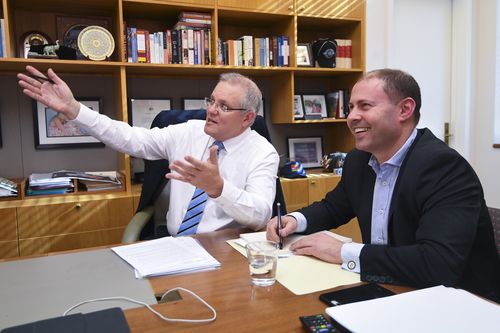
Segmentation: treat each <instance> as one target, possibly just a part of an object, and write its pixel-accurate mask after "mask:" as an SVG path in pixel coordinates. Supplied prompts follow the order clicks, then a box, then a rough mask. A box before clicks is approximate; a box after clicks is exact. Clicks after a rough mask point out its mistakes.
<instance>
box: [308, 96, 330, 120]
mask: <svg viewBox="0 0 500 333" xmlns="http://www.w3.org/2000/svg"><path fill="white" fill-rule="evenodd" d="M302 101H303V104H304V118H306V119H321V118H326V117H328V112H327V109H326V98H325V95H302Z"/></svg>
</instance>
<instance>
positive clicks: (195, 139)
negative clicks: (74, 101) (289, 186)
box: [74, 104, 279, 235]
mask: <svg viewBox="0 0 500 333" xmlns="http://www.w3.org/2000/svg"><path fill="white" fill-rule="evenodd" d="M74 121H75V122H77V123H78V124H80V125H82V126H83V127H84V128H85V129H86V130H87V131H88V133H89V134H91V135H92V136H94V137H96V138H97V139H99V140H100V141H102V142H103V143H105V144H106V145H107V146H109V147H111V148H113V149H114V150H118V151H120V152H122V153H126V154H129V155H132V156H135V157H139V158H144V159H148V160H158V159H167V160H169V161H174V160H184V157H185V156H186V155H191V156H193V157H194V158H197V159H201V160H207V159H208V157H209V147H210V146H211V145H212V143H213V142H214V141H215V140H214V139H213V138H212V137H210V136H208V135H207V134H206V133H205V131H204V126H205V121H204V120H190V121H188V122H185V123H182V124H178V125H171V126H168V127H165V128H162V129H159V128H154V129H146V128H142V127H131V126H129V125H128V124H127V123H124V122H121V121H116V120H112V119H110V118H109V117H107V116H105V115H102V114H99V113H98V112H95V111H93V110H91V109H89V108H87V107H86V106H85V105H83V104H80V113H79V114H78V116H77V117H76V119H75V120H74ZM218 162H219V172H220V175H221V177H222V178H223V179H224V187H223V189H222V193H221V195H220V196H219V197H218V198H209V199H208V201H207V203H206V206H205V211H204V213H203V217H202V219H201V222H200V224H199V225H198V229H197V233H204V232H210V231H214V230H219V229H222V228H228V227H237V226H245V227H248V228H251V229H253V230H258V229H260V228H263V227H265V225H266V223H267V221H268V220H269V219H270V217H271V214H272V204H273V201H274V197H275V193H276V177H277V172H278V164H279V156H278V153H277V152H276V149H275V148H274V147H273V146H272V145H271V144H270V143H269V142H268V141H267V140H266V139H265V138H264V137H262V136H261V135H259V134H258V133H257V132H255V131H253V130H250V129H247V130H246V131H244V132H243V133H242V134H240V135H239V136H237V137H235V138H232V139H229V140H226V141H224V149H223V150H221V151H220V153H219V157H218ZM170 182H171V193H172V195H171V196H170V203H169V210H168V212H167V228H168V232H169V233H170V234H171V235H176V234H177V231H178V229H179V225H180V224H181V222H182V219H183V217H184V215H185V214H186V210H187V207H188V205H189V202H190V200H191V197H192V195H193V193H194V190H195V187H194V186H193V185H191V184H189V183H184V182H181V181H177V180H173V179H172V180H170Z"/></svg>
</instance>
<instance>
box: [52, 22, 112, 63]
mask: <svg viewBox="0 0 500 333" xmlns="http://www.w3.org/2000/svg"><path fill="white" fill-rule="evenodd" d="M56 23H57V39H58V40H59V42H60V43H61V44H62V45H64V46H67V47H71V48H73V49H75V50H76V58H77V59H78V60H86V59H87V58H86V57H85V56H84V55H83V54H82V53H81V52H80V50H79V49H78V35H79V34H80V32H81V31H82V30H83V29H85V28H86V27H88V26H89V25H98V26H100V27H103V28H106V29H107V30H109V29H110V21H109V19H108V18H106V17H85V16H57V18H56Z"/></svg>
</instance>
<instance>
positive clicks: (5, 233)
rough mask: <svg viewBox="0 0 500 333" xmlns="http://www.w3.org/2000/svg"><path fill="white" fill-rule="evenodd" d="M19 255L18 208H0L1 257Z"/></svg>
mask: <svg viewBox="0 0 500 333" xmlns="http://www.w3.org/2000/svg"><path fill="white" fill-rule="evenodd" d="M18 255H19V250H18V246H17V222H16V209H15V208H3V209H2V208H0V259H2V258H11V257H17V256H18Z"/></svg>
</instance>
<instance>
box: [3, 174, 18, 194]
mask: <svg viewBox="0 0 500 333" xmlns="http://www.w3.org/2000/svg"><path fill="white" fill-rule="evenodd" d="M0 197H17V183H15V182H13V181H12V180H10V179H7V178H3V177H0Z"/></svg>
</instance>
